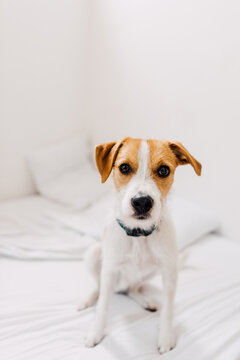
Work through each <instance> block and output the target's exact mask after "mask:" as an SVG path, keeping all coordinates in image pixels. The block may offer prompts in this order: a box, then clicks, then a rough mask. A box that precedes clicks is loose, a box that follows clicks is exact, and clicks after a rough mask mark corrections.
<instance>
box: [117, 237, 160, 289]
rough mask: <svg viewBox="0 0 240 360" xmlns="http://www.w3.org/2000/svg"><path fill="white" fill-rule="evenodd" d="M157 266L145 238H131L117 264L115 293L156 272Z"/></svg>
mask: <svg viewBox="0 0 240 360" xmlns="http://www.w3.org/2000/svg"><path fill="white" fill-rule="evenodd" d="M156 269H157V265H156V263H155V261H154V257H153V254H152V253H151V249H150V247H149V244H148V242H147V241H146V239H145V238H133V239H132V241H131V244H129V246H128V251H127V252H126V254H125V256H124V257H123V259H122V261H121V263H120V264H119V271H118V277H117V291H123V290H126V289H127V288H128V287H129V286H132V285H135V284H138V283H140V282H142V281H144V280H146V279H147V278H149V277H150V276H151V275H153V274H154V273H155V272H156Z"/></svg>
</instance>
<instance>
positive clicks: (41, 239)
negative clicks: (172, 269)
mask: <svg viewBox="0 0 240 360" xmlns="http://www.w3.org/2000/svg"><path fill="white" fill-rule="evenodd" d="M49 212H54V213H55V214H61V215H63V214H66V215H67V214H68V212H70V213H71V212H72V208H71V207H66V206H62V205H59V204H58V203H56V202H53V201H49V200H47V199H45V198H43V197H41V196H31V197H27V198H23V199H19V200H13V201H8V202H6V203H1V205H0V255H4V256H8V257H12V258H18V259H23V260H25V259H26V260H30V259H41V260H46V259H70V260H71V259H82V257H83V255H84V251H85V250H86V248H87V247H88V246H89V245H90V244H91V243H93V242H94V241H95V240H96V239H95V238H93V237H91V236H88V234H85V233H83V232H80V231H77V232H76V231H75V230H74V229H70V228H69V227H68V226H66V225H64V224H62V223H61V222H59V221H55V220H54V219H50V218H49V217H48V213H49Z"/></svg>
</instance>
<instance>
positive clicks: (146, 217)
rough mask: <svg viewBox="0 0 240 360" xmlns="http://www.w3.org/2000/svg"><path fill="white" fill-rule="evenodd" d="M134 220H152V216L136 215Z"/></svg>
mask: <svg viewBox="0 0 240 360" xmlns="http://www.w3.org/2000/svg"><path fill="white" fill-rule="evenodd" d="M133 218H134V219H136V220H147V219H149V218H150V214H141V215H138V214H134V215H133Z"/></svg>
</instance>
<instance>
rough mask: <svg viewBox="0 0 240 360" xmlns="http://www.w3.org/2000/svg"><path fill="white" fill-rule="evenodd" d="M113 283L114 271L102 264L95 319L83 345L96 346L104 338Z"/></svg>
mask: <svg viewBox="0 0 240 360" xmlns="http://www.w3.org/2000/svg"><path fill="white" fill-rule="evenodd" d="M114 283H115V271H114V270H113V269H112V268H111V267H109V266H106V265H105V264H104V262H103V266H102V271H101V280H100V293H99V298H98V302H97V307H96V314H95V319H94V322H93V324H92V327H91V328H90V331H89V333H88V336H87V338H86V341H85V345H86V346H88V347H93V346H95V345H97V344H98V343H99V342H100V341H101V340H102V338H103V336H104V329H105V325H106V320H107V313H108V307H109V303H110V299H111V296H112V293H113V290H114Z"/></svg>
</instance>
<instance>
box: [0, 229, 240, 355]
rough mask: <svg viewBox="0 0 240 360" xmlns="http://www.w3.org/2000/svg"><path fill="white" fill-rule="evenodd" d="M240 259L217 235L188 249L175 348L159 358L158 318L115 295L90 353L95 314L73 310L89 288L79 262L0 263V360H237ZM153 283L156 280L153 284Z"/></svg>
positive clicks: (231, 244) (179, 295) (231, 245)
mask: <svg viewBox="0 0 240 360" xmlns="http://www.w3.org/2000/svg"><path fill="white" fill-rule="evenodd" d="M239 259H240V245H239V244H238V243H236V242H233V241H230V240H229V239H226V238H222V237H219V236H216V235H209V236H206V237H205V238H204V239H203V240H202V241H200V242H198V243H197V244H196V245H194V246H193V247H192V248H191V252H190V257H189V259H188V261H187V266H186V268H185V269H183V270H182V271H181V273H180V276H179V284H178V291H177V296H176V307H175V317H174V325H175V331H176V333H177V338H178V341H177V347H176V348H175V349H174V350H172V351H171V352H169V353H167V354H165V355H163V356H161V357H160V355H159V354H158V353H157V347H156V342H157V327H158V316H159V314H158V313H150V312H147V311H145V310H143V309H142V308H141V307H140V306H139V305H137V304H136V303H135V302H134V301H133V300H131V299H129V298H127V297H126V296H124V295H117V294H116V295H114V297H113V300H112V303H111V309H110V313H109V322H108V328H107V333H108V335H107V336H106V337H105V338H104V340H103V341H102V343H101V344H99V345H98V346H96V347H95V348H94V349H88V348H85V347H84V346H83V338H84V336H85V334H86V331H87V329H88V327H89V325H90V322H91V320H92V318H93V315H94V309H93V308H90V309H88V310H84V311H82V312H78V311H77V310H76V308H77V305H78V299H79V297H80V296H81V293H83V292H85V291H87V289H88V286H89V285H88V284H89V277H88V274H87V273H86V272H85V269H84V266H83V263H82V262H81V261H44V262H43V261H28V262H26V261H19V260H11V259H6V258H5V259H4V258H2V259H1V260H0V359H1V360H10V359H11V360H15V359H16V360H30V359H31V360H33V359H34V360H38V359H39V360H55V359H56V360H60V359H66V360H79V359H80V360H81V359H83V360H89V359H104V360H113V359H119V360H127V359H139V360H142V359H144V360H155V359H160V358H161V359H171V360H172V359H174V360H175V359H177V360H188V359H189V360H190V359H195V360H203V359H207V360H214V359H218V360H239V359H240V261H239ZM158 283H160V280H159V279H158V278H156V279H155V280H154V284H158ZM157 294H158V292H156V293H155V296H156V295H157ZM159 295H160V294H159Z"/></svg>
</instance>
